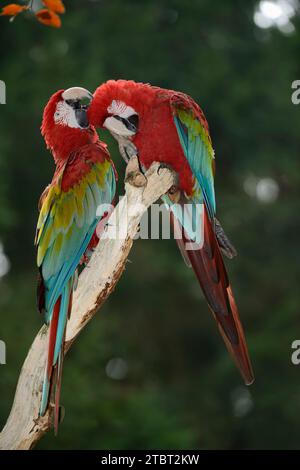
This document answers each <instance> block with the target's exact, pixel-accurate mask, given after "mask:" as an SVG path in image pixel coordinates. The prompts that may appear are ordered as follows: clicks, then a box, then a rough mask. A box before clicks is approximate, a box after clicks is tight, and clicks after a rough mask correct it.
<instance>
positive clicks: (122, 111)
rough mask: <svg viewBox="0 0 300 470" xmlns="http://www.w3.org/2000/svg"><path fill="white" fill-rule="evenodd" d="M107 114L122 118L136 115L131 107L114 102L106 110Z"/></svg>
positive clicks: (121, 102) (120, 102)
mask: <svg viewBox="0 0 300 470" xmlns="http://www.w3.org/2000/svg"><path fill="white" fill-rule="evenodd" d="M107 112H108V113H109V114H116V115H117V116H120V117H122V118H125V119H126V118H128V117H129V116H132V115H133V114H137V112H136V110H135V109H133V108H132V107H131V106H127V104H125V103H124V102H123V101H116V100H113V101H112V102H111V104H110V105H109V107H108V108H107Z"/></svg>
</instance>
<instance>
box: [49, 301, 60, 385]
mask: <svg viewBox="0 0 300 470" xmlns="http://www.w3.org/2000/svg"><path fill="white" fill-rule="evenodd" d="M60 301H61V297H59V298H58V300H57V302H56V304H55V306H54V309H53V314H52V318H51V323H50V332H49V344H48V357H47V377H48V379H49V381H50V379H51V375H52V369H53V357H54V349H55V342H56V333H57V325H58V317H59V310H60Z"/></svg>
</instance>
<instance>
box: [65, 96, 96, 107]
mask: <svg viewBox="0 0 300 470" xmlns="http://www.w3.org/2000/svg"><path fill="white" fill-rule="evenodd" d="M66 103H67V104H68V105H69V106H71V108H73V109H87V108H88V107H89V105H90V103H91V100H90V99H89V98H88V97H84V98H82V99H80V100H66Z"/></svg>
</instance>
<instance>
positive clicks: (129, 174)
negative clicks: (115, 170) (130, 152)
mask: <svg viewBox="0 0 300 470" xmlns="http://www.w3.org/2000/svg"><path fill="white" fill-rule="evenodd" d="M125 183H129V184H131V185H132V186H135V187H137V188H141V187H143V186H146V184H147V178H146V176H145V175H144V174H143V172H142V171H141V166H140V162H139V159H138V156H137V155H136V154H135V155H134V156H133V157H131V158H130V160H129V162H128V165H127V168H126V174H125Z"/></svg>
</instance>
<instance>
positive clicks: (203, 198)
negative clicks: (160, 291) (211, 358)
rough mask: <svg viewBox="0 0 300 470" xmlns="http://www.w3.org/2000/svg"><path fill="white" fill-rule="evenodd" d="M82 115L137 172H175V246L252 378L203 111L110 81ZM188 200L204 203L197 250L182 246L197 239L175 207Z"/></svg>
mask: <svg viewBox="0 0 300 470" xmlns="http://www.w3.org/2000/svg"><path fill="white" fill-rule="evenodd" d="M88 114H89V119H90V122H91V123H92V124H93V125H95V126H97V127H105V128H107V129H109V130H110V132H111V133H112V135H113V136H114V137H115V138H116V139H117V141H118V143H119V148H120V153H121V154H122V156H123V157H124V159H125V160H126V161H128V158H130V157H131V156H132V155H134V154H135V153H137V154H138V158H139V163H140V167H141V170H142V171H143V170H145V169H147V168H149V167H150V165H151V163H153V162H154V161H158V162H161V164H162V165H165V166H169V167H170V168H172V169H173V170H175V171H176V173H177V175H178V184H177V185H176V187H175V188H174V187H173V188H171V190H170V191H169V193H168V194H167V195H165V196H164V197H163V200H164V201H165V203H166V204H167V205H168V207H169V208H170V210H171V214H172V216H173V221H174V223H175V227H177V228H178V226H179V227H180V230H181V231H182V234H183V239H182V240H179V241H178V245H179V248H180V250H181V252H182V253H183V256H184V259H185V260H186V261H187V262H188V264H189V265H190V266H192V268H193V270H194V272H195V274H196V276H197V279H198V281H199V283H200V286H201V287H202V290H203V292H204V295H205V298H206V300H207V302H208V305H209V307H210V309H211V311H212V313H213V316H214V318H215V319H216V321H217V324H218V326H219V329H220V332H221V334H222V337H223V339H224V341H225V344H226V346H227V348H228V350H229V351H230V353H231V354H232V356H233V358H234V360H235V362H236V364H237V366H238V368H239V369H240V371H241V374H242V376H243V378H244V381H245V383H246V384H250V383H252V382H253V380H254V376H253V371H252V367H251V363H250V359H249V355H248V350H247V345H246V341H245V336H244V332H243V328H242V325H241V322H240V319H239V314H238V310H237V306H236V303H235V300H234V297H233V293H232V290H231V286H230V283H229V280H228V276H227V273H226V269H225V265H224V262H223V259H222V255H221V251H223V252H224V253H225V254H226V255H227V256H228V257H229V258H232V257H233V256H235V255H236V252H235V249H234V248H233V246H232V245H231V243H230V242H229V240H228V238H227V237H226V235H225V233H224V231H223V229H222V227H221V225H220V223H219V222H218V221H217V219H216V218H215V213H216V201H215V191H214V173H215V159H214V151H213V148H212V143H211V138H210V135H209V128H208V123H207V121H206V119H205V116H204V114H203V112H202V110H201V109H200V107H199V106H198V104H197V103H195V101H193V99H192V98H190V97H189V96H188V95H186V94H184V93H180V92H176V91H173V90H165V89H162V88H159V87H154V86H150V85H148V84H143V83H135V82H134V81H127V80H118V81H115V80H110V81H108V82H107V83H104V84H103V85H101V86H99V87H98V88H97V90H96V91H95V93H94V98H93V101H92V104H91V106H90V108H89V111H88ZM175 203H176V204H175ZM187 203H189V204H191V205H192V207H196V206H197V204H199V203H200V204H203V206H202V207H204V209H203V219H202V222H201V224H200V225H201V227H200V229H199V230H200V231H202V234H203V239H204V241H203V246H202V248H199V245H198V249H193V250H190V249H186V247H187V246H188V245H186V243H187V242H193V241H197V240H198V239H197V240H196V239H195V234H194V233H193V231H192V229H191V224H192V223H194V220H193V219H195V215H192V216H191V217H186V218H184V219H183V218H182V216H181V215H180V213H179V211H178V204H179V205H180V206H181V207H182V206H183V205H184V204H187ZM192 213H193V210H192ZM196 213H197V212H196V211H194V214H196ZM199 240H200V238H199Z"/></svg>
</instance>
